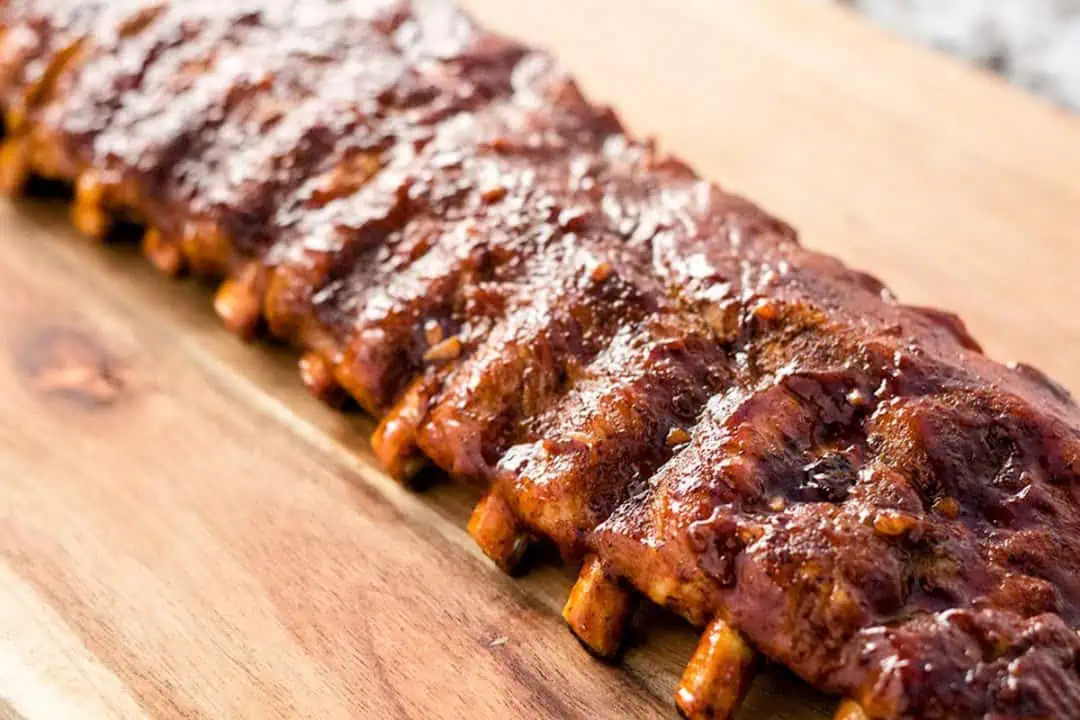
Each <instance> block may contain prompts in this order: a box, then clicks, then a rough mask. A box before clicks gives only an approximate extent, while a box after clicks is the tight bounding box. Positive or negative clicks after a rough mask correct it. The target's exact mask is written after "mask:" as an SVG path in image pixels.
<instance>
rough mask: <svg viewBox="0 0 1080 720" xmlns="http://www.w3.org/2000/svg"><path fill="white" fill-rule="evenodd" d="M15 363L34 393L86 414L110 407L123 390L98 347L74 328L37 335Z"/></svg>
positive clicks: (101, 349) (24, 348)
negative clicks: (53, 398)
mask: <svg viewBox="0 0 1080 720" xmlns="http://www.w3.org/2000/svg"><path fill="white" fill-rule="evenodd" d="M16 362H17V364H18V368H19V372H20V375H21V376H22V377H24V378H26V379H27V380H29V382H30V384H31V386H32V387H33V388H34V390H36V391H37V392H39V393H41V394H43V395H48V396H55V397H59V398H62V399H64V400H66V401H68V402H72V403H75V404H77V405H79V406H81V407H83V408H85V409H88V410H96V409H100V408H105V407H108V406H110V405H113V404H114V403H116V401H117V400H118V399H119V397H120V393H121V391H122V390H123V387H124V384H123V381H122V379H121V378H120V376H119V374H118V373H117V367H116V363H115V361H114V360H113V359H112V358H110V356H109V354H108V353H107V352H106V351H105V349H104V348H103V347H102V346H101V345H100V343H98V342H97V341H96V340H94V339H93V338H92V337H90V336H89V335H87V334H86V333H85V332H83V331H81V330H77V329H74V328H65V327H51V328H46V329H44V330H40V331H38V332H37V333H35V334H34V335H33V336H32V337H31V338H30V339H29V341H28V342H27V343H26V344H25V345H24V346H23V347H22V349H21V350H20V351H19V353H18V355H17V356H16Z"/></svg>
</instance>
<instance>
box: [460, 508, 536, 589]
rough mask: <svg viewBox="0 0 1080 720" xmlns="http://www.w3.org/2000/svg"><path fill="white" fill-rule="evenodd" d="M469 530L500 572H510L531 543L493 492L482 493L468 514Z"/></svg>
mask: <svg viewBox="0 0 1080 720" xmlns="http://www.w3.org/2000/svg"><path fill="white" fill-rule="evenodd" d="M469 534H470V535H472V538H473V540H475V541H476V544H477V545H479V546H480V549H481V550H483V551H484V554H485V555H487V556H488V557H489V558H491V560H492V562H494V563H495V564H496V565H498V566H499V567H500V568H502V570H503V571H504V572H508V573H509V572H513V571H514V568H516V567H517V565H518V563H520V562H521V559H522V558H523V557H524V556H525V552H526V551H527V550H528V549H529V545H530V544H531V542H530V538H529V535H528V534H527V533H525V532H522V530H521V529H520V528H519V527H518V523H517V519H516V518H515V517H514V514H513V512H512V511H511V510H510V506H509V505H507V504H506V501H505V500H503V499H502V498H501V497H499V496H498V495H496V494H495V493H490V494H488V495H486V496H485V497H484V499H482V500H481V501H480V502H479V503H478V504H477V506H476V509H475V510H473V514H472V517H470V518H469Z"/></svg>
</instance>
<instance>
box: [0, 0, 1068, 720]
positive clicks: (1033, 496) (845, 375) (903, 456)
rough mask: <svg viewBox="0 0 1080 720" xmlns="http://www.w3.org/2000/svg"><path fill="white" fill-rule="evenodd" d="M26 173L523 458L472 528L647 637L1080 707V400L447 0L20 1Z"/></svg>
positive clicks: (434, 428)
mask: <svg viewBox="0 0 1080 720" xmlns="http://www.w3.org/2000/svg"><path fill="white" fill-rule="evenodd" d="M0 109H2V110H3V119H4V132H5V135H4V138H3V145H2V146H0V185H2V186H3V187H4V188H6V189H8V190H9V191H14V190H16V189H18V187H19V186H20V185H22V183H23V182H24V181H25V179H26V177H27V176H28V175H29V174H31V173H36V174H39V175H43V176H46V177H52V178H58V179H62V180H66V181H69V182H71V183H73V184H75V185H76V187H77V193H76V204H75V208H74V210H73V215H74V217H75V219H76V221H77V224H78V225H79V226H80V227H81V228H82V229H84V230H85V231H86V232H88V233H91V234H94V235H105V234H107V233H108V231H109V226H110V224H111V223H112V222H113V221H114V220H115V219H116V218H118V217H119V218H125V219H128V220H135V221H138V222H141V223H144V224H145V225H146V226H147V228H148V232H147V235H146V237H145V239H144V242H143V246H144V249H145V251H146V252H147V254H148V255H149V256H150V257H151V259H152V260H153V261H154V262H155V264H157V265H158V266H159V267H161V268H162V269H163V270H166V271H168V272H179V271H180V270H182V269H187V270H189V271H191V272H195V273H199V274H203V275H208V276H212V277H218V278H221V279H222V280H223V281H224V283H223V285H222V288H221V290H220V291H219V293H218V295H217V297H216V299H215V307H216V308H217V310H218V312H219V314H220V315H221V316H222V318H223V319H224V321H225V323H226V324H227V325H228V326H229V327H230V328H231V329H232V330H234V331H235V332H237V333H238V334H241V335H244V336H250V335H254V334H257V333H258V331H259V330H260V329H262V328H264V327H265V328H266V329H268V330H269V332H271V333H272V334H274V335H276V336H278V337H280V338H282V339H285V340H287V341H290V342H292V343H294V344H296V345H297V346H299V347H300V348H301V349H302V350H304V351H305V352H306V353H307V354H306V355H305V356H304V360H303V362H302V371H303V374H304V378H305V382H306V383H307V384H308V386H309V387H311V388H312V391H313V392H315V393H316V394H318V395H319V396H321V397H323V398H325V399H327V400H330V401H333V402H338V401H340V399H341V393H342V390H344V391H345V392H347V393H348V394H350V395H351V396H352V397H354V398H355V399H356V400H357V401H358V402H359V403H360V404H361V405H362V406H363V407H364V408H366V409H367V410H368V411H370V412H371V413H373V414H375V415H377V416H379V417H381V418H382V421H381V424H380V427H379V431H378V432H377V434H376V437H375V439H374V442H375V447H376V451H377V453H378V455H379V457H380V458H382V459H383V461H384V462H386V463H387V466H388V468H389V469H390V470H391V471H392V472H393V473H394V474H396V475H397V476H399V477H401V478H403V479H404V478H406V477H408V476H409V475H410V474H411V473H413V472H415V471H416V469H417V468H418V467H419V465H420V463H421V462H422V458H425V457H426V458H428V459H429V460H430V461H432V462H434V463H435V464H436V465H438V466H439V467H441V468H442V469H444V470H445V471H447V472H448V473H450V474H452V475H454V476H456V477H458V478H460V479H463V480H466V481H468V482H471V483H474V484H476V485H479V486H480V487H482V488H483V489H484V491H485V492H486V493H487V494H486V495H485V499H484V501H483V502H482V504H481V505H480V506H479V507H478V508H477V511H476V513H475V514H474V516H473V520H472V522H471V523H470V531H471V532H472V533H473V535H474V537H476V539H477V541H478V542H480V543H481V545H482V546H483V548H484V550H485V551H486V552H488V554H489V555H491V556H492V558H493V559H495V560H496V561H497V562H499V563H500V564H502V565H503V566H504V567H506V568H508V569H509V568H511V567H512V566H513V564H514V562H515V561H516V560H517V559H518V558H519V557H520V556H521V554H522V552H523V551H524V549H525V547H526V546H527V544H528V543H529V542H530V541H531V539H532V538H534V537H535V538H544V539H547V540H549V541H551V542H553V543H554V544H555V545H556V546H557V547H558V549H559V550H560V552H561V553H562V554H563V555H564V556H565V557H567V558H569V559H581V558H585V559H586V563H585V568H584V570H583V573H582V575H581V579H580V580H579V581H578V584H577V585H576V586H575V589H574V591H573V594H572V596H571V599H570V602H569V603H568V604H567V608H566V611H565V615H566V617H567V619H568V621H569V622H570V623H571V626H572V628H573V629H574V630H575V632H577V633H578V634H579V636H580V637H581V638H582V640H583V641H584V642H585V643H586V644H587V645H589V646H590V647H591V648H592V649H593V650H594V651H596V652H598V653H600V654H604V655H610V654H613V653H614V652H615V651H616V650H617V648H618V646H619V641H620V640H621V633H622V630H623V628H624V626H625V624H626V622H627V621H628V619H629V616H630V614H631V613H632V609H633V607H634V604H635V595H636V593H643V594H644V595H646V596H647V597H649V598H650V599H652V600H653V601H654V602H656V603H659V604H661V605H663V606H665V607H668V608H670V609H671V610H673V611H675V612H677V613H679V614H681V615H683V616H684V617H686V618H687V619H689V620H690V621H691V622H693V623H695V624H696V625H699V626H701V627H708V628H709V629H708V631H707V632H706V635H705V637H704V639H703V641H702V645H701V647H700V648H699V651H698V654H697V655H695V658H694V660H693V662H692V663H691V665H690V667H689V669H688V671H687V675H685V676H684V678H683V681H682V683H681V684H680V689H679V693H678V703H679V706H680V708H681V709H682V710H683V711H684V712H685V713H688V714H689V715H691V716H693V717H712V716H716V717H724V716H727V715H728V714H729V713H731V712H733V711H734V708H735V707H736V705H737V703H738V700H739V698H741V696H742V694H743V692H744V691H745V688H746V684H747V683H748V682H749V678H750V674H751V672H752V667H753V665H754V653H753V652H751V649H750V648H751V647H752V648H753V649H754V651H756V652H758V653H761V654H764V655H765V656H767V657H768V658H769V659H771V660H773V661H775V662H779V663H782V664H784V665H786V666H787V667H789V668H791V669H792V670H793V671H794V672H796V673H798V674H799V675H801V676H802V677H803V678H805V679H806V680H807V681H809V682H811V683H813V684H815V685H816V686H817V687H819V688H822V689H824V690H826V691H828V692H833V693H837V694H841V695H844V696H846V697H848V698H849V700H848V701H847V702H846V703H845V705H844V706H843V708H842V711H841V713H842V716H846V717H865V718H875V719H894V718H928V719H931V720H933V719H941V720H945V719H947V718H976V717H986V718H1029V719H1035V718H1080V636H1078V635H1077V633H1076V632H1075V630H1076V628H1077V626H1078V624H1080V503H1078V498H1080V495H1078V490H1077V488H1078V487H1080V485H1078V483H1080V477H1078V476H1080V408H1078V407H1077V405H1076V404H1075V402H1074V401H1073V400H1072V398H1071V397H1070V396H1069V395H1068V393H1067V392H1065V391H1064V390H1063V389H1061V388H1060V387H1059V386H1057V385H1056V384H1055V383H1053V382H1052V381H1050V380H1049V379H1048V378H1046V377H1045V376H1043V375H1041V374H1040V373H1039V372H1038V371H1035V370H1034V369H1032V368H1029V367H1026V366H1016V367H1014V366H1003V365H1000V364H997V363H995V362H993V361H991V360H989V359H988V358H986V357H985V356H984V355H983V354H982V353H981V350H980V349H979V347H978V345H977V343H975V341H974V340H973V339H972V338H971V337H970V336H969V335H968V333H967V331H966V330H965V329H964V327H963V324H962V323H961V322H960V321H959V320H958V319H956V318H955V317H954V316H952V315H949V314H948V313H943V312H940V311H934V310H927V309H923V308H911V307H906V306H904V305H902V304H901V303H899V302H898V301H897V300H896V299H895V298H894V297H893V296H892V295H891V294H890V293H889V292H888V290H887V289H885V288H884V287H883V286H881V284H880V283H878V282H877V281H876V280H874V279H873V278H870V277H869V276H866V275H864V274H862V273H859V272H856V271H853V270H850V269H848V268H846V267H845V266H843V265H842V264H841V263H839V262H837V261H836V260H833V259H831V258H828V257H825V256H822V255H819V254H816V253H813V252H811V251H809V250H807V249H805V248H803V247H802V246H801V245H799V243H798V241H797V239H796V237H795V233H794V231H793V230H792V229H791V228H789V227H788V226H787V225H786V224H784V223H783V222H781V221H779V220H777V219H775V218H773V217H771V216H770V215H768V214H767V213H765V212H764V211H763V210H761V209H759V208H757V207H755V206H753V205H752V204H750V203H748V202H746V201H745V200H742V199H740V198H738V197H735V196H733V195H731V194H729V193H726V192H724V191H723V190H721V189H719V188H717V187H716V186H715V185H712V184H710V183H708V182H706V181H704V180H701V179H699V178H698V177H696V176H695V175H694V173H693V172H691V171H690V170H689V169H688V168H687V167H685V166H684V165H683V164H681V163H680V162H678V161H676V160H672V159H670V158H665V157H662V156H660V155H658V153H657V152H656V151H655V149H654V148H653V147H652V146H651V145H650V144H648V143H643V142H639V141H637V140H635V139H633V138H632V137H630V136H629V135H628V134H626V132H625V131H624V130H623V128H622V127H621V126H620V124H619V122H618V120H617V119H616V118H615V117H614V116H613V115H612V114H611V113H610V112H609V111H606V110H603V109H599V108H597V107H595V106H593V105H591V104H590V103H589V102H588V101H587V100H586V99H585V98H584V97H582V95H581V93H580V92H579V91H578V90H577V88H576V86H575V84H574V82H573V81H572V79H570V78H569V77H567V76H566V75H565V74H564V73H563V72H562V71H561V70H560V69H559V68H558V67H557V65H555V64H554V63H553V62H552V61H551V60H550V59H549V58H548V57H546V56H545V55H544V54H543V53H539V52H536V51H534V50H531V49H529V48H526V47H523V46H521V45H518V44H517V43H514V42H512V41H510V40H507V39H505V38H502V37H499V36H497V35H494V34H492V33H489V32H487V31H486V30H484V29H483V28H481V27H479V26H477V25H476V24H475V23H474V22H473V21H472V20H471V19H470V18H468V17H467V16H466V15H464V14H463V13H461V12H460V11H459V10H458V9H456V8H455V7H454V6H453V5H451V4H449V3H448V2H444V1H443V0H281V1H280V2H270V3H268V2H265V1H264V0H185V1H183V2H181V1H180V0H172V2H168V1H167V0H159V1H157V2H155V0H108V2H104V1H101V0H98V1H94V2H88V1H87V0H8V1H7V2H4V3H0Z"/></svg>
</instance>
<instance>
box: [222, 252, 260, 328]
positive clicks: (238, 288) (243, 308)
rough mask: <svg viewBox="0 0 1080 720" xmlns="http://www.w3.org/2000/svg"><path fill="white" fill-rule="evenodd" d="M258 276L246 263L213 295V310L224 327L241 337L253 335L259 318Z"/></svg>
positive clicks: (253, 268)
mask: <svg viewBox="0 0 1080 720" xmlns="http://www.w3.org/2000/svg"><path fill="white" fill-rule="evenodd" d="M258 278H259V275H258V268H257V267H256V266H255V265H249V266H248V267H247V268H245V269H244V270H243V271H242V272H241V273H240V274H239V275H237V276H236V277H233V278H229V279H228V280H226V281H225V282H223V283H222V284H221V287H220V288H218V291H217V294H216V295H215V296H214V310H215V311H216V312H217V314H218V315H219V316H220V317H221V319H222V321H223V322H224V323H225V327H227V328H228V329H229V330H230V331H232V332H233V333H235V334H237V335H239V336H240V337H242V338H244V339H245V340H250V339H251V338H253V337H254V336H255V334H256V332H257V331H258V328H259V322H260V320H261V319H262V293H261V292H260V285H261V283H259V282H258Z"/></svg>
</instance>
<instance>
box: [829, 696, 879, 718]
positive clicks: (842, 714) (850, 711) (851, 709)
mask: <svg viewBox="0 0 1080 720" xmlns="http://www.w3.org/2000/svg"><path fill="white" fill-rule="evenodd" d="M834 720H870V716H869V715H867V714H866V711H865V710H863V706H862V705H860V704H859V703H857V702H856V701H854V700H845V701H844V702H842V703H840V707H838V708H837V709H836V715H835V716H834Z"/></svg>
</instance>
